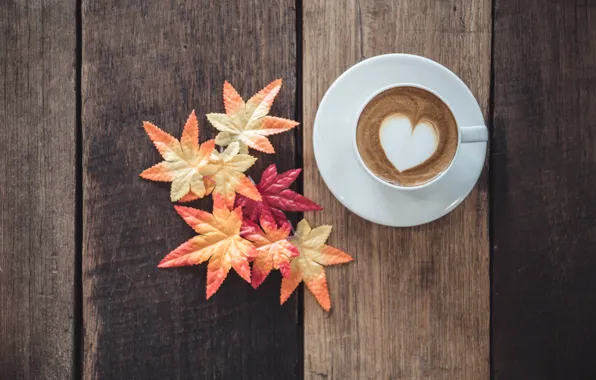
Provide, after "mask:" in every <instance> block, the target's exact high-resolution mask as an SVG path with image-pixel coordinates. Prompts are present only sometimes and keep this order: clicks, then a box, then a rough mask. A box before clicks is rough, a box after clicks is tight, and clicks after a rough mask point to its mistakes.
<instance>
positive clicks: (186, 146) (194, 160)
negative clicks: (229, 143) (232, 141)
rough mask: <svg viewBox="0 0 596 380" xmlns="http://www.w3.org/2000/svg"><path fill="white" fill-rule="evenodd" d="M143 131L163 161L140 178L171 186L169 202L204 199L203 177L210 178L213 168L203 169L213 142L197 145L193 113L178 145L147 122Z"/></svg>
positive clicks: (172, 138) (197, 132)
mask: <svg viewBox="0 0 596 380" xmlns="http://www.w3.org/2000/svg"><path fill="white" fill-rule="evenodd" d="M143 127H144V128H145V131H146V132H147V134H148V135H149V138H150V139H151V141H153V144H154V145H155V147H156V148H157V150H158V151H159V153H160V154H161V156H162V157H163V158H164V161H162V162H160V163H159V164H157V165H154V166H152V167H150V168H149V169H147V170H145V171H143V172H142V173H141V174H140V175H141V177H142V178H145V179H149V180H152V181H161V182H172V189H171V191H170V199H171V200H172V202H176V201H179V200H182V201H185V200H188V198H193V197H194V198H195V199H196V198H202V197H204V196H205V195H206V194H207V188H206V180H205V179H204V176H206V175H209V174H213V168H209V167H207V166H206V165H207V163H208V159H209V157H210V156H211V152H213V148H214V147H215V141H213V140H209V141H206V142H204V143H203V144H202V145H199V122H198V121H197V117H196V116H195V111H194V110H193V111H192V113H191V114H190V116H189V117H188V120H187V121H186V125H185V126H184V130H183V131H182V138H181V139H180V141H178V139H176V138H174V137H173V136H171V135H169V134H168V133H166V132H164V131H162V130H161V129H159V128H158V127H156V126H155V125H153V124H151V123H149V122H147V121H145V122H143ZM210 170H211V171H210Z"/></svg>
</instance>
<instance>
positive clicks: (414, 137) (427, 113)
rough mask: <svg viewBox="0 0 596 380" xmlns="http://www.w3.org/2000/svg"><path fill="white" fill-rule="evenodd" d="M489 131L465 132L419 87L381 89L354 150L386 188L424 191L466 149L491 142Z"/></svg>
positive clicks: (365, 113) (367, 107)
mask: <svg viewBox="0 0 596 380" xmlns="http://www.w3.org/2000/svg"><path fill="white" fill-rule="evenodd" d="M487 140H488V130H487V128H486V126H484V125H479V126H460V125H458V123H457V120H456V119H455V117H454V116H453V112H452V111H451V108H450V107H449V105H447V103H446V102H445V101H444V100H442V99H441V98H440V96H439V95H437V94H436V93H434V92H433V91H432V90H430V89H427V88H425V87H423V86H421V85H417V84H399V85H394V86H389V87H387V88H383V89H380V90H379V91H378V92H377V93H375V94H373V95H372V96H371V97H370V99H368V100H367V101H366V102H365V104H364V107H363V109H362V111H361V112H360V116H359V118H358V122H357V125H356V133H355V134H354V147H355V150H356V154H357V157H358V159H359V161H360V163H361V164H362V165H363V167H364V169H365V170H366V171H367V172H368V173H369V174H370V175H371V176H372V178H374V179H375V180H378V181H380V182H381V183H382V184H384V185H386V186H390V187H393V188H395V189H398V190H402V191H412V190H418V189H421V188H423V187H427V186H430V185H431V184H432V183H434V182H436V181H438V180H439V179H440V178H441V176H443V175H444V174H445V173H446V172H447V171H449V169H450V168H451V165H452V164H453V162H454V160H455V158H456V156H457V154H458V152H459V146H460V144H462V143H475V142H486V141H487Z"/></svg>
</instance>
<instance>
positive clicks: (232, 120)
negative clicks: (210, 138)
mask: <svg viewBox="0 0 596 380" xmlns="http://www.w3.org/2000/svg"><path fill="white" fill-rule="evenodd" d="M281 82H282V81H281V79H277V80H274V81H273V82H271V83H269V84H268V85H267V86H266V87H265V88H263V89H262V90H261V91H259V92H258V93H256V94H255V95H253V97H252V98H250V99H249V100H248V102H246V103H244V100H242V97H241V96H240V95H239V94H238V92H237V91H236V90H235V89H234V87H232V85H231V84H230V83H228V82H227V81H226V82H225V83H224V90H223V98H224V107H225V109H226V113H225V114H224V113H210V114H207V119H208V120H209V122H210V123H211V125H213V127H215V128H216V129H217V130H218V131H219V134H218V135H217V137H216V138H215V143H216V144H218V145H221V146H228V145H230V144H231V143H233V142H238V143H239V144H240V152H241V153H248V147H251V148H253V149H256V150H259V151H261V152H264V153H275V150H274V149H273V146H272V145H271V142H269V140H268V139H267V137H265V136H269V135H274V134H277V133H281V132H285V131H287V130H290V129H292V128H294V127H295V126H297V125H298V122H296V121H293V120H288V119H283V118H279V117H272V116H268V113H269V110H270V109H271V105H272V104H273V101H274V100H275V97H276V96H277V94H278V93H279V90H280V89H281Z"/></svg>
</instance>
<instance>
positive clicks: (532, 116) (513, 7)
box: [491, 0, 596, 380]
mask: <svg viewBox="0 0 596 380" xmlns="http://www.w3.org/2000/svg"><path fill="white" fill-rule="evenodd" d="M494 33H495V34H494V40H495V51H494V98H493V100H494V119H493V121H494V127H493V130H492V132H493V134H492V155H491V173H492V177H491V185H492V187H491V199H492V201H491V210H492V213H491V222H492V223H491V225H492V249H493V255H492V260H493V271H492V276H493V319H492V332H493V369H494V371H493V372H494V378H495V379H498V380H517V379H524V380H525V379H595V378H596V361H595V360H594V355H595V354H596V297H595V290H596V276H595V275H594V274H595V273H596V191H595V189H596V1H593V0H581V1H548V2H545V1H542V0H523V1H520V0H496V3H495V30H494Z"/></svg>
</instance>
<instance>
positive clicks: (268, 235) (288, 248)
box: [241, 211, 300, 289]
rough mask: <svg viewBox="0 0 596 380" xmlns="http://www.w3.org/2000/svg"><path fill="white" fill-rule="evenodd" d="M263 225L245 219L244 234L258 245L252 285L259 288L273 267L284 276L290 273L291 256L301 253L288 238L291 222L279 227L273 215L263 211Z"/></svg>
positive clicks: (253, 266)
mask: <svg viewBox="0 0 596 380" xmlns="http://www.w3.org/2000/svg"><path fill="white" fill-rule="evenodd" d="M260 222H261V227H262V229H261V228H260V227H259V226H258V225H257V224H256V223H254V222H253V221H252V220H244V222H243V225H242V233H241V234H242V236H243V237H244V238H245V239H248V240H250V241H252V242H253V243H254V244H255V245H256V246H257V251H258V256H257V258H256V259H255V261H254V263H253V265H252V287H253V288H255V289H256V288H257V287H258V286H259V285H261V284H262V283H263V281H265V279H266V278H267V276H268V275H269V273H270V272H271V270H272V269H279V271H280V272H281V274H282V276H284V277H285V276H288V275H289V274H290V258H292V257H296V256H298V255H299V254H300V252H299V251H298V248H296V247H295V246H293V245H292V244H291V243H290V242H289V241H288V240H287V238H288V236H289V235H290V232H291V230H292V227H291V225H290V223H289V222H287V221H286V222H285V223H283V224H282V226H281V227H279V228H277V223H276V222H275V220H274V219H273V215H271V213H269V212H266V211H264V212H262V213H261V220H260Z"/></svg>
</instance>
